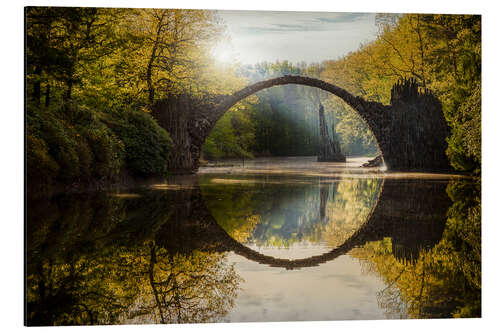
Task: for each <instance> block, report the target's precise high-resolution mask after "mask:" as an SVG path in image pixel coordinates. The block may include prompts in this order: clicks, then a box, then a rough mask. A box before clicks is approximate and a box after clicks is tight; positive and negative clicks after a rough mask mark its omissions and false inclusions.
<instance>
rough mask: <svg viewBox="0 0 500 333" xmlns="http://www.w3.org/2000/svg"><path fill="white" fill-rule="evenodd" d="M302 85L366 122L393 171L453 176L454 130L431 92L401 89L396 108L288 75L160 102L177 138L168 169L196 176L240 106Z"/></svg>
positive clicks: (407, 84)
mask: <svg viewBox="0 0 500 333" xmlns="http://www.w3.org/2000/svg"><path fill="white" fill-rule="evenodd" d="M287 84H298V85H304V86H310V87H316V88H319V89H321V90H324V91H327V92H330V93H332V94H334V95H336V96H338V97H339V98H341V99H342V100H343V101H344V102H346V103H347V104H348V105H349V106H350V107H352V108H353V109H354V110H355V111H356V112H357V113H358V114H359V115H360V117H361V119H363V121H364V122H365V123H366V125H367V126H368V128H369V129H370V130H371V132H372V134H373V136H374V137H375V142H376V143H377V146H378V148H379V150H380V152H381V154H382V156H383V159H384V162H385V164H386V166H387V168H388V169H389V170H401V171H445V170H446V171H447V170H449V169H450V165H449V162H448V158H447V157H446V154H445V151H446V148H447V144H446V137H447V136H448V132H449V130H448V127H447V124H446V121H445V119H444V115H443V112H442V108H441V104H440V102H439V100H438V99H437V98H436V97H435V96H434V95H432V93H431V92H430V91H429V90H422V89H420V88H419V86H418V85H417V84H416V82H415V81H413V80H405V81H401V82H398V83H396V84H395V85H394V86H393V88H392V90H391V104H390V105H383V104H381V103H377V102H371V101H366V100H364V99H363V98H361V97H359V96H354V95H352V94H350V93H349V92H347V91H346V90H344V89H342V88H340V87H338V86H336V85H333V84H330V83H327V82H325V81H322V80H319V79H315V78H310V77H305V76H297V75H286V76H282V77H277V78H273V79H269V80H265V81H261V82H257V83H254V84H252V85H249V86H247V87H246V88H243V89H241V90H239V91H236V92H235V93H233V94H231V95H210V96H204V97H203V98H195V97H193V96H190V95H188V94H181V95H179V96H175V97H171V98H168V99H164V100H160V101H157V102H156V103H155V105H153V108H152V114H153V116H154V117H155V118H156V119H157V120H158V123H159V124H160V125H161V126H162V127H163V128H165V129H166V130H167V131H168V132H169V133H170V136H171V137H172V140H173V142H174V147H173V150H172V152H171V153H170V157H169V161H168V168H169V170H170V172H171V173H172V174H186V173H196V172H197V170H198V167H199V159H200V154H201V147H202V145H203V143H204V142H205V140H206V138H207V137H208V135H209V134H210V132H211V131H212V129H213V127H214V126H215V124H216V122H217V121H218V120H219V119H220V118H221V117H222V116H223V115H224V113H225V112H226V111H227V110H229V109H230V108H231V107H232V106H233V105H234V104H236V103H237V102H238V101H240V100H242V99H244V98H246V97H248V96H250V95H252V94H255V93H256V92H258V91H260V90H263V89H266V88H270V87H273V86H280V85H287Z"/></svg>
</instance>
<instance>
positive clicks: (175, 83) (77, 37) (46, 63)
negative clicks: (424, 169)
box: [25, 7, 481, 190]
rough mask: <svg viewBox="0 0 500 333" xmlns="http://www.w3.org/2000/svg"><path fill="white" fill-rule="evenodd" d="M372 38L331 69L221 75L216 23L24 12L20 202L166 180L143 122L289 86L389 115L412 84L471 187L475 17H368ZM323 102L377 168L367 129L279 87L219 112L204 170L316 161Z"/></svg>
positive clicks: (282, 66)
mask: <svg viewBox="0 0 500 333" xmlns="http://www.w3.org/2000/svg"><path fill="white" fill-rule="evenodd" d="M376 25H377V28H378V35H377V38H376V39H375V40H373V41H371V42H368V43H366V44H363V45H361V46H360V48H359V49H358V50H356V51H354V52H351V53H349V54H346V55H345V56H343V57H341V58H339V59H330V60H325V61H323V62H321V63H305V62H302V63H297V64H292V63H290V62H288V61H286V60H281V61H276V62H273V63H258V64H252V65H243V64H232V65H229V64H225V65H222V64H220V63H217V62H216V60H215V59H214V58H213V56H212V55H211V52H210V50H211V48H212V47H213V45H215V44H216V43H217V42H218V41H219V40H221V39H222V38H223V36H224V33H225V28H224V22H222V20H221V18H220V17H219V15H218V13H217V12H216V11H206V10H185V9H111V8H66V7H27V8H26V9H25V45H26V48H25V50H26V51H25V52H26V54H25V60H26V70H25V71H26V73H25V74H26V76H25V77H26V80H25V88H26V158H27V177H28V178H27V179H28V188H30V189H32V190H36V189H40V188H46V187H47V186H52V185H54V186H63V187H64V186H66V187H67V186H73V185H85V184H96V183H98V184H110V183H116V182H120V181H122V180H123V179H127V178H147V177H151V176H164V175H166V174H168V172H169V169H168V155H169V153H171V151H172V144H173V143H172V139H171V138H170V135H169V133H168V132H167V131H166V130H165V129H164V128H162V127H161V126H159V125H158V123H157V121H156V120H155V119H154V117H152V115H151V109H152V106H153V105H154V103H155V102H157V101H159V100H162V99H169V98H173V97H175V96H178V95H180V94H186V93H187V94H189V95H191V96H205V95H208V94H229V93H232V92H234V91H236V90H239V89H241V88H243V87H245V86H246V85H248V84H250V83H253V82H257V81H260V80H262V79H266V78H271V77H277V76H282V75H287V74H298V75H304V76H309V77H316V78H320V79H322V80H324V81H326V82H330V83H333V84H335V85H338V86H340V87H342V88H344V89H346V90H347V91H349V92H350V93H352V94H354V95H357V96H361V97H363V98H365V99H367V100H370V101H377V102H380V103H384V104H388V103H389V102H390V92H391V87H392V85H393V84H394V83H395V82H396V81H398V80H399V79H403V78H412V79H414V80H416V82H417V83H418V85H419V86H420V87H422V88H427V89H430V90H431V91H432V92H433V94H435V95H436V96H437V98H438V99H439V101H440V102H441V104H442V107H443V112H444V116H445V118H446V121H447V123H448V126H449V128H450V135H449V136H448V138H447V144H448V148H447V151H446V153H447V156H448V158H449V161H450V164H451V166H452V167H453V168H454V169H455V170H458V171H461V172H468V173H471V174H474V175H477V176H479V175H480V172H481V17H480V16H477V15H432V14H403V15H396V14H377V16H376ZM320 102H321V103H322V104H323V105H324V107H325V111H326V116H327V121H328V123H329V124H334V126H335V131H336V133H337V134H338V136H339V139H340V143H341V147H342V150H343V151H344V152H345V153H346V154H347V155H348V156H358V155H365V156H375V155H376V154H377V147H376V144H375V142H374V138H373V135H372V134H371V133H370V131H369V129H368V128H367V127H366V125H365V124H364V123H363V121H362V120H361V119H360V117H359V116H358V115H357V114H356V113H355V112H354V111H353V110H352V109H351V108H350V107H348V106H347V105H346V104H345V103H343V102H342V101H341V100H340V99H338V98H337V97H335V96H333V95H328V94H326V93H323V92H319V91H318V89H314V88H309V87H302V86H281V87H273V88H270V89H267V90H265V91H262V92H259V93H257V94H256V95H254V96H251V97H249V98H247V99H246V100H244V101H242V102H239V103H238V104H237V105H235V106H234V107H233V108H232V109H231V110H230V111H229V112H227V113H226V114H225V115H224V116H223V117H222V119H221V120H220V121H219V122H218V123H217V124H216V126H215V128H214V129H213V130H212V132H211V134H210V136H209V137H208V139H207V140H206V142H205V144H204V146H203V149H202V158H204V159H206V160H213V159H222V158H229V157H246V158H252V157H257V156H304V155H309V156H310V155H315V154H317V151H318V145H319V143H318V142H319V129H318V120H317V112H318V105H319V103H320Z"/></svg>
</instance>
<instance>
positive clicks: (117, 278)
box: [26, 191, 240, 325]
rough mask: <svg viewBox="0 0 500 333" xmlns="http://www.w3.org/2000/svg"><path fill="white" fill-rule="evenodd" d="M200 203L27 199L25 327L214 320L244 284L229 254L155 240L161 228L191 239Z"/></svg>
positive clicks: (179, 196)
mask: <svg viewBox="0 0 500 333" xmlns="http://www.w3.org/2000/svg"><path fill="white" fill-rule="evenodd" d="M194 204H195V202H194V201H192V200H190V194H189V193H187V192H182V191H177V192H169V191H155V192H148V193H144V195H143V197H139V198H132V199H126V198H113V197H109V196H103V195H98V196H95V197H74V198H70V197H67V198H62V199H61V198H55V199H54V200H53V201H51V202H43V203H40V205H38V204H37V203H36V202H29V207H30V210H29V213H28V248H27V256H28V260H27V265H28V266H27V277H26V284H27V291H26V297H27V313H26V318H27V324H28V325H88V324H118V323H172V322H206V321H216V320H218V319H219V318H220V317H221V316H223V315H224V314H225V313H226V312H227V311H228V310H229V309H230V307H231V306H232V305H233V302H234V298H235V297H236V291H237V289H238V285H239V283H240V278H239V277H238V275H237V274H236V273H235V271H234V269H233V267H232V266H230V265H228V263H227V261H226V260H225V256H224V255H223V254H218V253H206V252H201V251H190V252H189V251H188V252H182V253H183V254H179V253H178V252H176V249H175V246H170V247H169V251H170V252H167V250H166V249H165V247H164V246H163V245H162V246H158V245H154V246H150V245H149V244H156V242H154V241H151V239H155V238H156V237H158V236H157V235H156V234H157V233H158V232H159V231H161V232H162V234H161V235H162V237H166V238H167V239H170V238H173V237H174V236H172V237H167V235H166V233H174V234H175V236H176V237H178V238H181V239H185V238H183V237H187V238H189V237H191V236H190V235H189V234H188V235H186V234H185V233H186V232H187V231H186V230H187V229H185V227H184V229H183V226H185V225H186V223H185V222H186V221H187V220H186V219H187V217H186V211H187V209H186V207H187V206H189V205H194ZM44 212H45V213H44ZM172 216H176V219H180V222H179V223H176V222H177V220H175V221H174V220H171V219H172ZM190 222H195V223H196V221H192V220H191V221H190ZM163 226H169V227H168V228H163ZM172 226H174V228H172ZM162 228H163V229H162ZM188 231H189V230H188ZM152 287H154V288H152ZM155 294H156V295H157V296H158V297H157V298H155ZM159 308H160V309H161V312H160V311H158V309H159Z"/></svg>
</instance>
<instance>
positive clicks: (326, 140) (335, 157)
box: [318, 103, 345, 162]
mask: <svg viewBox="0 0 500 333" xmlns="http://www.w3.org/2000/svg"><path fill="white" fill-rule="evenodd" d="M319 135H320V144H319V156H318V162H345V155H344V154H342V152H341V151H340V144H339V142H338V140H337V136H336V135H335V126H334V124H332V136H333V138H331V139H330V135H329V134H328V127H327V125H326V120H325V110H324V108H323V105H322V104H321V103H320V104H319Z"/></svg>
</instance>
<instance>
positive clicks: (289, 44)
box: [213, 11, 377, 64]
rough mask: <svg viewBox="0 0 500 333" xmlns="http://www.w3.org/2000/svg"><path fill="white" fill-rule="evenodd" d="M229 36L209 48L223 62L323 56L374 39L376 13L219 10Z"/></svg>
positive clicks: (330, 56) (332, 55)
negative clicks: (212, 48)
mask: <svg viewBox="0 0 500 333" xmlns="http://www.w3.org/2000/svg"><path fill="white" fill-rule="evenodd" d="M218 13H219V15H220V17H221V18H222V20H223V21H224V23H225V25H226V27H227V33H226V35H227V38H225V39H224V40H223V41H222V42H221V43H219V45H217V46H216V47H215V48H214V50H213V54H214V56H215V57H216V59H217V60H219V61H221V62H240V63H242V64H254V63H257V62H261V61H268V62H274V61H276V60H289V61H291V62H293V63H297V62H300V61H305V62H309V63H310V62H321V61H323V60H327V59H338V58H339V57H342V56H343V55H345V54H347V53H348V52H350V51H355V50H357V49H358V48H359V46H360V44H361V43H365V42H368V41H370V40H373V39H375V35H376V30H377V29H376V26H375V15H376V14H374V13H329V12H275V11H274V12H273V11H218Z"/></svg>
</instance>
